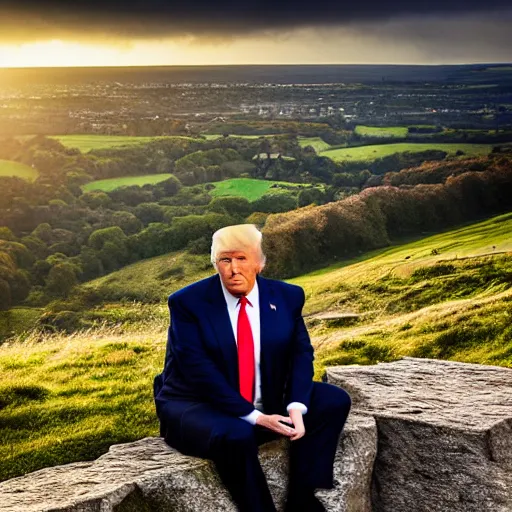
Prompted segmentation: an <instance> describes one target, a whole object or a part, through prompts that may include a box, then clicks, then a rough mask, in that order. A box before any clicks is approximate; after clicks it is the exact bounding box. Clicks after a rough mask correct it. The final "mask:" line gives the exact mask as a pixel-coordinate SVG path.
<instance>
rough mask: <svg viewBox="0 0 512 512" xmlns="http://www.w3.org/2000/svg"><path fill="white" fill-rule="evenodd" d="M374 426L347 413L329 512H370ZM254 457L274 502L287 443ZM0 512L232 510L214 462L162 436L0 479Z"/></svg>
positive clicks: (282, 488)
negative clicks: (180, 448) (173, 445)
mask: <svg viewBox="0 0 512 512" xmlns="http://www.w3.org/2000/svg"><path fill="white" fill-rule="evenodd" d="M376 446H377V429H376V425H375V422H374V420H373V419H372V418H369V417H364V416H363V417H358V416H357V415H352V416H351V417H350V420H349V422H348V423H347V427H346V430H345V433H344V435H343V436H342V440H341V442H340V447H339V449H338V453H337V456H336V460H337V462H336V464H337V467H336V479H337V481H338V482H339V484H338V486H337V487H336V489H333V490H330V491H327V492H326V493H325V494H322V499H324V500H325V501H326V503H327V504H328V505H329V507H330V508H329V510H333V511H347V512H367V511H368V512H369V511H370V508H369V507H370V486H369V479H370V475H371V471H372V466H373V462H374V458H375V453H376ZM260 459H261V462H262V466H263V469H264V471H265V474H266V476H267V480H268V482H269V486H270V489H271V492H272V495H273V496H274V500H275V502H276V504H278V506H279V508H282V505H283V503H284V498H285V492H286V485H287V461H288V457H287V442H286V441H280V442H273V443H268V444H266V445H264V446H262V447H261V449H260ZM0 510H1V511H2V512H57V511H58V512H167V511H169V512H170V511H180V512H192V511H194V512H197V511H201V512H202V511H204V510H211V511H215V512H217V511H229V512H234V511H235V510H236V509H235V507H234V505H233V503H232V502H231V500H230V497H229V495H228V493H227V492H226V491H225V489H224V488H223V486H222V485H221V483H220V480H219V478H218V476H217V473H216V472H215V470H214V468H213V465H212V464H211V463H209V462H207V461H204V460H201V459H197V458H193V457H186V456H183V455H181V454H179V453H178V452H176V451H175V450H172V449H171V448H169V447H168V446H167V445H166V444H165V443H164V442H163V440H162V439H158V438H146V439H142V440H140V441H137V442H134V443H128V444H122V445H116V446H112V447H111V448H110V450H109V452H108V453H107V454H105V455H103V456H102V457H100V458H98V459H97V460H96V461H92V462H80V463H76V464H68V465H65V466H58V467H54V468H47V469H43V470H41V471H36V472H34V473H31V474H29V475H25V476H23V477H20V478H14V479H12V480H8V481H6V482H3V483H0Z"/></svg>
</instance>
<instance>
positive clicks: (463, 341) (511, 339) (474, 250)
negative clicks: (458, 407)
mask: <svg viewBox="0 0 512 512" xmlns="http://www.w3.org/2000/svg"><path fill="white" fill-rule="evenodd" d="M291 282H294V283H296V284H299V285H301V286H303V287H304V289H305V291H306V295H307V312H308V313H309V315H310V316H311V321H312V322H313V323H314V324H315V326H314V327H313V331H312V332H313V334H314V336H315V344H316V345H317V356H318V361H317V375H320V374H321V372H322V371H323V368H324V366H325V365H331V364H344V363H347V364H348V363H358V364H368V363H375V362H377V361H383V360H392V359H396V358H398V357H401V356H403V355H414V356H420V357H421V356H424V357H435V358H443V359H454V360H458V361H466V362H478V363H487V364H501V365H505V366H510V367H512V328H511V327H510V325H512V324H511V323H510V322H511V320H512V318H511V313H510V311H512V309H511V305H510V303H511V302H512V287H511V285H512V214H507V215H502V216H499V217H495V218H493V219H489V220H487V221H485V222H481V223H478V224H473V225H470V226H466V227H462V228H460V229H457V230H452V231H448V232H446V233H442V234H438V235H434V236H431V237H428V238H424V239H421V240H418V241H415V242H411V243H409V244H405V245H398V246H396V247H391V248H387V249H383V250H379V251H375V252H374V253H372V254H368V255H365V256H362V257H361V258H359V259H358V260H353V261H349V262H343V263H340V264H338V265H334V266H331V267H328V268H326V269H322V270H320V271H317V272H313V273H311V274H308V275H305V276H301V277H299V278H296V279H293V280H291ZM326 312H329V313H331V316H332V318H331V319H326V320H322V319H321V318H318V316H322V314H325V313H326ZM357 315H359V316H357ZM336 316H338V317H339V318H336ZM372 354H373V355H372Z"/></svg>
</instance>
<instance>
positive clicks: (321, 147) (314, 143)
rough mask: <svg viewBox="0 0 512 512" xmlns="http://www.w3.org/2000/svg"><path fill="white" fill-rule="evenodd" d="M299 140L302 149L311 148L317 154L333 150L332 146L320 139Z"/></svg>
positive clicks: (305, 138)
mask: <svg viewBox="0 0 512 512" xmlns="http://www.w3.org/2000/svg"><path fill="white" fill-rule="evenodd" d="M297 140H298V142H299V145H300V147H301V148H305V147H306V146H311V147H313V148H314V149H315V151H316V152H317V153H320V152H321V151H326V150H328V149H331V145H330V144H328V143H327V142H325V141H324V140H323V139H321V138H320V137H299V138H298V139H297Z"/></svg>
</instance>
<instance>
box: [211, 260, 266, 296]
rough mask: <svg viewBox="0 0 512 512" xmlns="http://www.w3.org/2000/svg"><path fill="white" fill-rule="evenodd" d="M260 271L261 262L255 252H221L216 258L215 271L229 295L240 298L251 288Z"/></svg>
mask: <svg viewBox="0 0 512 512" xmlns="http://www.w3.org/2000/svg"><path fill="white" fill-rule="evenodd" d="M260 270H261V261H260V259H259V257H258V254H257V252H256V251H250V250H247V251H229V252H221V253H220V254H219V256H218V257H217V271H218V272H219V275H220V278H221V279H222V283H223V284H224V286H225V287H226V289H227V290H228V292H229V293H231V295H234V296H235V297H241V296H242V295H247V294H248V293H249V292H250V291H251V290H252V288H253V286H254V283H255V281H256V276H257V275H258V273H259V272H260Z"/></svg>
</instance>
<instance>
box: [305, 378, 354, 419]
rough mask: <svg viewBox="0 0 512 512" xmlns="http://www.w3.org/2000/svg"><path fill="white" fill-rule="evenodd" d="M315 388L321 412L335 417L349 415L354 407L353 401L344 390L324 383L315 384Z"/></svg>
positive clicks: (315, 396)
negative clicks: (352, 406)
mask: <svg viewBox="0 0 512 512" xmlns="http://www.w3.org/2000/svg"><path fill="white" fill-rule="evenodd" d="M314 386H315V394H314V399H315V401H316V402H317V404H316V405H317V407H318V409H319V410H320V411H321V412H325V413H328V414H330V415H333V416H347V415H348V413H349V411H350V407H351V405H352V400H351V398H350V395H349V394H348V393H347V392H346V391H345V390H344V389H342V388H339V387H337V386H333V385H332V384H326V383H323V382H315V383H314Z"/></svg>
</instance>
